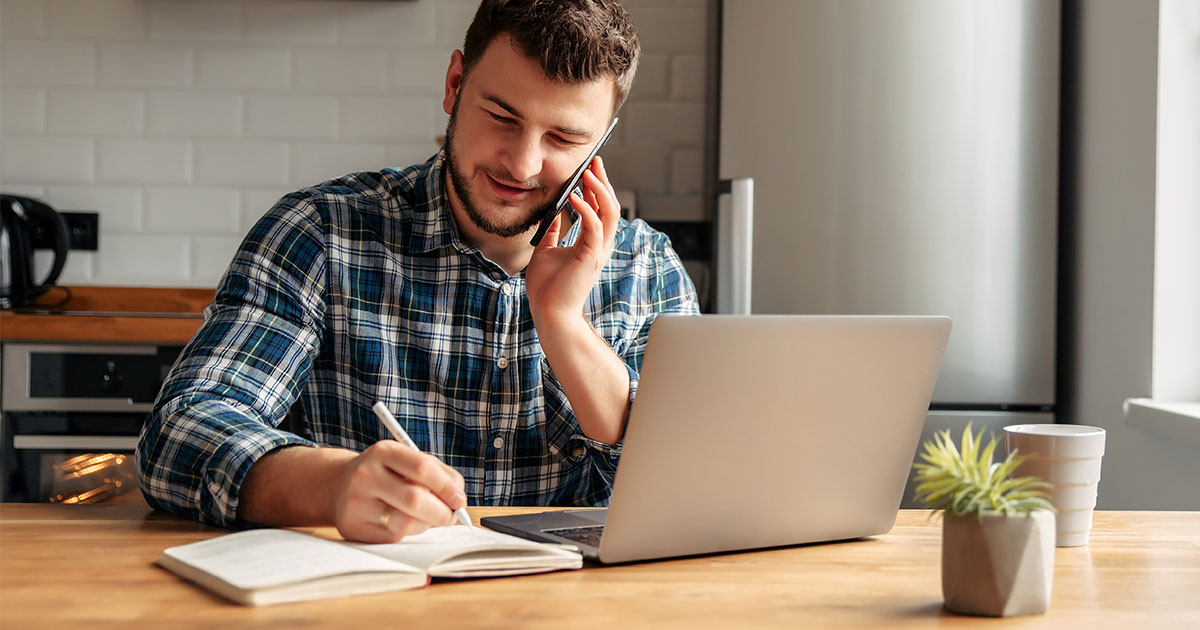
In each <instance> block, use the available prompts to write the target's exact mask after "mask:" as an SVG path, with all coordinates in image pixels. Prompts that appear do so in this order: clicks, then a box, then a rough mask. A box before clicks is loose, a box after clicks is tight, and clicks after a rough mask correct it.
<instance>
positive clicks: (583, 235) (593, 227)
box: [571, 195, 604, 253]
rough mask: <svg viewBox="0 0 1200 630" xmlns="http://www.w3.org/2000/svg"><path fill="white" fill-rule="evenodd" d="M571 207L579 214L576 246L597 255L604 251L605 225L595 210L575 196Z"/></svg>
mask: <svg viewBox="0 0 1200 630" xmlns="http://www.w3.org/2000/svg"><path fill="white" fill-rule="evenodd" d="M571 206H572V207H573V208H575V211H576V212H578V213H579V223H580V229H579V240H577V241H576V245H581V246H583V247H585V248H587V249H589V250H591V251H592V252H596V253H598V252H602V251H604V224H603V223H601V222H600V217H599V216H597V215H596V210H595V208H592V206H591V205H589V204H588V202H586V201H584V200H583V199H580V198H578V197H576V196H574V195H572V196H571Z"/></svg>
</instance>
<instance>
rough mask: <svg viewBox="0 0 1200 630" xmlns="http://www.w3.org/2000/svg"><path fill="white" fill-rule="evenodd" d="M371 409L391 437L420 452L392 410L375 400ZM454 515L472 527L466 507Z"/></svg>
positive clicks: (459, 509)
mask: <svg viewBox="0 0 1200 630" xmlns="http://www.w3.org/2000/svg"><path fill="white" fill-rule="evenodd" d="M371 409H373V410H374V411H375V415H376V416H378V417H379V421H380V422H382V423H383V426H385V427H387V428H388V431H391V432H392V437H394V438H396V441H397V442H399V443H401V444H403V445H405V446H407V447H408V448H411V449H412V450H414V451H416V452H418V453H420V452H421V449H419V448H417V444H416V442H413V441H412V438H410V437H408V432H406V431H405V430H404V427H402V426H400V423H399V422H396V416H393V415H392V412H390V411H388V408H387V406H386V405H384V404H383V403H382V402H377V403H375V406H374V407H371ZM454 515H455V516H457V517H458V522H459V523H462V524H463V525H466V526H467V527H474V525H472V524H471V517H470V516H467V509H466V508H458V509H457V510H454Z"/></svg>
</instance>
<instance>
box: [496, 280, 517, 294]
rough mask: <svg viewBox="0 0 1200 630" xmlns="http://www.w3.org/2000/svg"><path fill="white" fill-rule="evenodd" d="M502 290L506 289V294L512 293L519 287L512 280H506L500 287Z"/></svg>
mask: <svg viewBox="0 0 1200 630" xmlns="http://www.w3.org/2000/svg"><path fill="white" fill-rule="evenodd" d="M500 290H501V291H504V295H512V294H514V293H516V292H517V287H516V285H514V284H513V283H511V282H506V283H505V284H504V285H503V286H501V287H500Z"/></svg>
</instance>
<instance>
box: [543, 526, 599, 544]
mask: <svg viewBox="0 0 1200 630" xmlns="http://www.w3.org/2000/svg"><path fill="white" fill-rule="evenodd" d="M542 533H543V534H552V535H554V536H560V537H562V538H566V539H567V540H573V541H575V542H580V543H583V544H585V545H591V546H593V547H599V546H600V534H603V533H604V526H603V525H584V526H582V527H559V528H556V529H543V530H542Z"/></svg>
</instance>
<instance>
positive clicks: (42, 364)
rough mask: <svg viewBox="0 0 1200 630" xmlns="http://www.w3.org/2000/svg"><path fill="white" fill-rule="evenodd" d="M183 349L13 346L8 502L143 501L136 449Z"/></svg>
mask: <svg viewBox="0 0 1200 630" xmlns="http://www.w3.org/2000/svg"><path fill="white" fill-rule="evenodd" d="M182 349H183V347H182V346H178V345H128V344H103V345H96V344H66V343H60V344H43V343H19V342H11V343H4V344H3V348H2V354H3V371H2V376H0V377H2V378H3V385H2V390H0V391H2V398H0V435H2V438H0V439H2V444H0V447H2V449H0V470H2V471H3V473H4V479H3V481H4V484H3V487H2V488H0V500H3V501H6V502H32V503H43V502H51V503H99V502H141V501H143V499H142V495H141V492H140V491H139V490H138V485H137V473H136V469H135V466H134V461H133V450H134V447H135V446H136V445H137V437H138V433H139V432H140V431H141V428H142V424H143V423H144V422H145V419H146V416H147V414H148V413H149V412H150V409H151V407H152V406H153V403H154V399H155V398H156V397H157V396H158V391H159V389H160V388H161V387H162V382H163V379H164V378H165V377H166V374H167V372H168V371H169V370H170V369H171V365H172V364H173V363H174V362H175V359H176V358H177V357H178V356H179V353H180V352H181V351H182Z"/></svg>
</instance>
